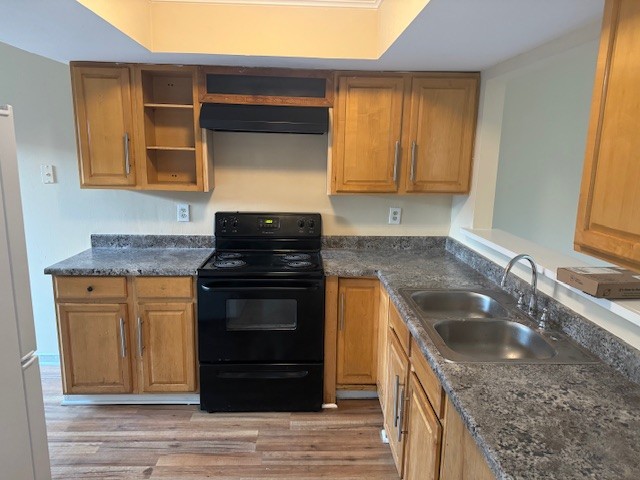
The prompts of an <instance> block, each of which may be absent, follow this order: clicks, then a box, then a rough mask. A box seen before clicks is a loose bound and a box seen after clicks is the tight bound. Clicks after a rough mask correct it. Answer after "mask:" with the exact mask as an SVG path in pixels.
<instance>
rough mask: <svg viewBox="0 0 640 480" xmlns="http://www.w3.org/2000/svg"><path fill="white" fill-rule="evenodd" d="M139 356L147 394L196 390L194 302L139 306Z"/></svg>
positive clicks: (137, 354) (137, 345) (143, 385)
mask: <svg viewBox="0 0 640 480" xmlns="http://www.w3.org/2000/svg"><path fill="white" fill-rule="evenodd" d="M136 326H137V328H136V356H137V357H138V359H139V360H141V367H142V368H141V371H142V382H141V388H142V391H143V392H192V391H194V390H195V386H196V385H195V384H196V382H195V378H196V377H195V369H196V359H195V338H194V315H193V304H192V303H191V302H176V303H143V304H141V305H139V306H138V318H137V325H136Z"/></svg>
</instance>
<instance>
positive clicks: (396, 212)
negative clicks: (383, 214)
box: [389, 207, 402, 225]
mask: <svg viewBox="0 0 640 480" xmlns="http://www.w3.org/2000/svg"><path fill="white" fill-rule="evenodd" d="M401 218H402V209H401V208H400V207H391V208H390V209H389V225H399V224H400V219H401Z"/></svg>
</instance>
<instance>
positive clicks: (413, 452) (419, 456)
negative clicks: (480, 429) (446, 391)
mask: <svg viewBox="0 0 640 480" xmlns="http://www.w3.org/2000/svg"><path fill="white" fill-rule="evenodd" d="M405 429H406V438H405V447H404V468H403V470H404V476H403V477H402V478H403V479H404V480H437V479H438V475H439V472H440V443H441V441H442V426H441V425H440V421H439V420H438V417H437V416H436V414H435V413H434V411H433V409H432V408H431V404H430V403H429V400H428V399H427V395H426V394H425V392H424V391H423V389H422V386H421V384H420V382H419V381H418V377H417V376H416V375H415V374H414V373H412V374H411V375H410V379H409V394H408V409H407V421H406V427H405Z"/></svg>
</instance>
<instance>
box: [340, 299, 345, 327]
mask: <svg viewBox="0 0 640 480" xmlns="http://www.w3.org/2000/svg"><path fill="white" fill-rule="evenodd" d="M339 329H340V330H344V292H342V293H341V294H340V326H339Z"/></svg>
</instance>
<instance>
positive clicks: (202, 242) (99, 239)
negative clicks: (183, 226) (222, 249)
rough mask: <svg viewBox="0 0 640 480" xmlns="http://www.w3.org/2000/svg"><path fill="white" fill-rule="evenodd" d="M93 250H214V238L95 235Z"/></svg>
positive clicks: (92, 243)
mask: <svg viewBox="0 0 640 480" xmlns="http://www.w3.org/2000/svg"><path fill="white" fill-rule="evenodd" d="M91 248H213V236H211V235H124V234H123V235H103V234H94V235H91Z"/></svg>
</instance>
